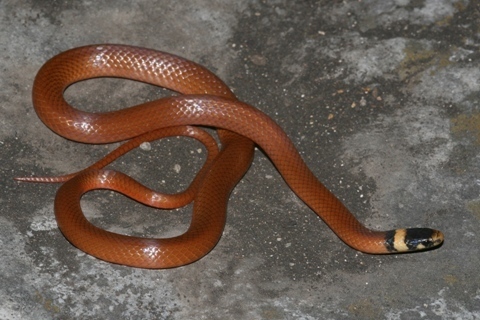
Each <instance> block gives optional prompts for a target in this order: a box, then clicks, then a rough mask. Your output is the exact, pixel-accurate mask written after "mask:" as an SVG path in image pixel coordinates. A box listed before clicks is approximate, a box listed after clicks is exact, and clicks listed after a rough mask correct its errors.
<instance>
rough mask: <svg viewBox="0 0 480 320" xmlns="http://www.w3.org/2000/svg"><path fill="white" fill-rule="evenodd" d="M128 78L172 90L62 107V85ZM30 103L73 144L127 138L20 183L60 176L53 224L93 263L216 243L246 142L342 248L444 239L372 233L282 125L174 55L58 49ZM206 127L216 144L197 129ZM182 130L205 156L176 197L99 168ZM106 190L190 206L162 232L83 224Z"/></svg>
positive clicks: (144, 261)
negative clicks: (121, 103)
mask: <svg viewBox="0 0 480 320" xmlns="http://www.w3.org/2000/svg"><path fill="white" fill-rule="evenodd" d="M103 77H113V78H122V79H129V80H134V81H139V82H144V83H148V84H152V85H155V86H158V87H162V88H166V89H169V90H171V91H173V92H174V94H173V95H171V96H167V97H163V98H160V99H157V100H153V101H147V102H144V103H141V104H138V105H135V106H131V107H127V108H124V109H119V110H114V111H108V112H87V111H82V110H80V109H78V108H75V107H74V106H72V105H70V104H69V103H68V102H67V101H66V99H65V97H64V93H65V90H66V89H67V88H68V87H69V86H70V85H72V84H74V83H77V82H79V81H84V80H88V79H93V78H103ZM32 101H33V106H34V109H35V111H36V113H37V115H38V117H39V118H40V119H41V121H42V122H43V123H44V124H45V125H46V126H47V127H48V128H50V129H51V130H52V131H53V132H55V133H56V134H58V135H60V136H62V137H64V138H66V139H69V140H73V141H77V142H82V143H90V144H106V143H113V142H120V141H127V142H126V144H125V145H123V146H121V147H119V148H118V149H116V150H114V151H113V152H112V153H110V154H109V155H107V156H106V157H105V158H104V159H101V160H100V161H98V162H97V163H95V164H93V165H92V166H90V167H88V168H87V169H84V170H82V171H79V172H77V173H74V174H69V175H65V176H60V177H57V178H55V177H23V178H17V180H21V181H27V182H62V183H63V184H62V185H61V186H60V188H59V190H58V191H57V194H56V196H55V202H54V213H55V218H56V221H57V225H58V227H59V229H60V231H61V233H62V234H63V235H64V237H65V238H66V239H67V240H68V241H69V242H70V243H71V244H73V246H75V247H77V248H78V249H80V250H82V251H84V252H86V253H87V254H89V255H92V256H94V257H96V258H98V259H100V260H104V261H107V262H111V263H114V264H120V265H126V266H130V267H137V268H146V269H163V268H174V267H179V266H184V265H187V264H190V263H193V262H195V261H197V260H199V259H201V258H202V257H204V256H205V255H207V254H208V253H209V252H210V251H211V250H212V249H213V248H214V247H215V246H216V244H217V243H218V241H219V240H220V238H221V236H222V233H223V230H224V227H225V224H226V213H227V204H228V200H229V197H230V193H231V192H232V190H233V188H235V186H236V185H237V184H238V182H239V181H240V180H241V179H242V177H243V176H244V175H245V173H246V172H247V170H248V169H249V167H250V166H251V164H252V161H253V155H254V150H255V147H258V148H260V149H261V150H263V152H264V153H265V154H266V155H267V156H268V158H269V159H270V160H271V161H272V163H273V164H274V166H275V167H276V169H277V170H278V171H279V173H280V174H281V176H282V178H283V179H284V180H285V182H286V183H287V185H288V186H289V187H290V188H291V190H292V191H293V192H294V193H295V194H296V195H297V196H298V197H299V198H300V199H301V200H302V201H303V202H304V203H305V204H306V205H307V206H308V207H309V208H311V209H312V210H313V211H314V212H315V213H316V214H317V215H318V216H319V217H320V218H321V220H323V221H324V222H325V223H326V224H327V226H328V227H329V228H330V229H331V230H332V231H333V232H334V233H335V234H336V235H337V236H338V237H339V238H340V239H341V240H342V241H343V242H344V243H345V244H347V245H348V246H350V247H351V248H353V249H355V250H358V251H361V252H364V253H367V254H392V253H403V252H414V251H422V250H430V249H433V248H437V247H439V246H440V245H441V244H442V243H443V241H444V236H443V234H442V232H440V231H438V230H435V229H430V228H417V227H414V228H407V229H405V228H403V229H393V230H389V231H378V230H372V229H370V228H367V227H366V226H365V225H364V224H362V223H361V222H359V220H358V219H357V218H356V217H355V216H354V215H353V214H352V213H351V212H350V211H349V210H348V209H347V207H346V206H344V205H343V204H342V202H341V201H340V200H339V199H338V198H337V197H335V195H334V194H333V193H332V192H330V191H329V190H328V189H327V188H326V187H325V186H324V185H323V184H322V183H321V182H320V181H319V180H318V179H317V178H316V176H315V175H314V174H313V172H312V171H311V170H310V169H309V168H308V166H307V165H306V163H305V162H304V160H303V159H302V157H301V155H300V154H299V152H298V150H297V149H296V147H295V145H294V144H293V142H292V141H291V139H290V138H289V137H288V136H287V134H286V133H285V132H284V131H283V129H282V128H281V127H280V126H279V125H278V124H277V123H276V122H275V121H274V120H273V119H272V118H270V117H269V116H268V115H267V114H265V113H263V112H262V111H260V110H258V109H257V108H255V107H253V106H251V105H249V104H247V103H244V102H242V101H240V100H238V99H237V98H236V96H235V95H234V94H233V92H232V91H231V89H230V88H229V87H228V86H227V85H226V84H225V83H224V82H223V81H222V80H221V79H220V78H218V77H217V76H216V75H215V74H214V73H212V72H211V71H209V70H208V69H207V68H205V67H203V66H201V65H199V64H197V63H195V62H192V61H190V60H187V59H184V58H182V57H179V56H177V55H174V54H169V53H166V52H162V51H157V50H152V49H146V48H141V47H135V46H128V45H119V44H96V45H87V46H83V47H77V48H73V49H70V50H67V51H64V52H61V53H59V54H57V55H56V56H54V57H53V58H51V59H50V60H48V61H47V62H46V63H45V64H44V65H43V66H42V67H41V68H40V70H39V71H38V73H37V75H36V77H35V80H34V84H33V89H32ZM204 127H208V128H215V129H216V133H217V136H218V140H219V144H220V147H219V148H218V145H217V141H216V140H214V139H213V138H207V137H206V135H208V133H206V132H204V131H203V129H202V128H204ZM174 135H178V136H187V137H191V138H194V139H197V140H199V141H200V142H201V143H203V144H204V145H205V146H208V147H206V148H207V149H208V158H207V159H206V160H205V162H204V166H203V167H202V169H201V170H200V171H199V173H198V175H197V176H196V177H195V178H194V180H193V182H192V183H191V185H190V187H189V188H188V189H187V190H186V191H185V192H184V193H182V194H180V195H179V194H173V195H170V194H163V193H160V192H158V191H155V190H152V189H149V188H147V187H146V186H144V185H142V184H141V183H140V182H138V181H136V180H134V179H133V178H131V177H129V176H128V175H126V174H124V173H121V172H119V171H115V170H112V169H105V166H106V165H108V164H109V163H110V162H111V161H113V160H114V159H116V158H117V157H119V156H121V155H122V154H124V153H126V152H128V151H130V150H131V149H133V148H135V147H137V146H138V145H139V144H140V143H142V142H144V141H153V140H155V139H159V138H162V137H166V136H174ZM97 189H107V190H113V191H115V192H119V193H122V194H124V195H126V196H128V197H130V198H132V199H134V200H136V201H138V202H141V203H143V204H145V205H147V206H152V207H155V208H161V209H168V208H176V207H180V206H183V205H185V204H187V203H190V202H193V206H192V217H191V222H190V225H189V227H188V229H187V231H185V233H183V234H181V235H178V236H175V237H171V238H148V237H137V236H132V235H125V234H118V233H114V232H111V231H108V230H104V229H101V228H99V227H97V226H95V225H94V224H93V223H91V222H90V221H89V220H88V219H87V218H86V217H85V215H84V212H83V211H82V208H81V206H80V202H81V198H82V196H83V195H84V194H85V193H87V192H89V191H91V190H97Z"/></svg>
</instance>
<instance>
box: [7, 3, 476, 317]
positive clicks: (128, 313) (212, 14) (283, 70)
mask: <svg viewBox="0 0 480 320" xmlns="http://www.w3.org/2000/svg"><path fill="white" fill-rule="evenodd" d="M0 39H1V43H2V44H3V45H2V49H1V51H0V69H1V76H0V97H1V99H0V112H1V118H0V120H1V124H2V125H1V126H0V148H1V157H2V167H1V179H0V181H1V183H2V190H3V193H2V196H1V198H0V201H1V213H0V254H1V256H2V258H1V259H0V284H1V285H0V319H13V320H15V319H352V318H355V319H480V272H479V266H480V239H479V237H480V233H479V230H480V195H479V192H480V157H479V150H480V104H479V98H480V94H479V92H480V91H479V88H480V86H479V83H480V12H479V8H478V4H477V2H475V1H467V0H464V1H454V0H418V1H417V0H383V1H373V0H362V1H360V0H359V1H353V0H352V1H332V0H331V1H326V0H325V1H288V0H267V1H255V0H249V1H236V0H214V1H207V0H196V1H170V0H168V1H146V0H139V1H112V0H107V1H88V0H82V1H33V0H30V1H27V0H20V1H17V0H16V1H13V0H2V1H0ZM106 42H108V43H125V44H132V45H138V46H143V47H149V48H155V49H159V50H163V51H168V52H172V53H176V54H179V55H182V56H184V57H186V58H189V59H191V60H194V61H197V62H199V63H202V64H204V65H206V66H207V67H208V68H210V69H211V70H212V71H214V72H215V73H217V74H218V75H219V76H220V77H221V78H222V79H224V80H225V81H226V82H227V83H228V84H229V85H230V86H231V87H232V88H234V90H235V92H236V94H237V95H238V97H239V98H240V99H241V100H244V101H245V102H248V103H250V104H252V105H254V106H256V107H257V108H259V109H261V110H263V111H264V112H266V113H267V114H269V115H270V116H271V117H272V118H273V119H275V120H276V121H277V122H278V123H279V124H280V125H281V126H282V127H283V128H284V129H285V131H286V132H287V133H288V135H289V136H290V137H291V138H292V140H293V141H294V143H295V145H296V146H297V147H298V149H299V150H300V152H301V154H302V156H303V157H304V159H305V160H306V161H307V163H308V165H309V166H310V167H311V168H312V169H313V170H314V172H315V174H316V175H317V176H318V177H319V178H320V179H321V180H322V181H323V182H324V183H325V184H326V185H327V187H328V188H330V189H331V190H332V191H333V192H334V193H335V194H336V195H338V197H339V198H340V199H342V200H343V201H344V202H345V204H346V205H347V206H348V207H349V208H350V209H351V210H352V211H353V212H355V214H356V215H357V216H358V218H359V219H360V220H361V221H363V222H365V223H366V224H367V225H368V226H371V227H374V228H378V229H391V228H394V227H416V226H430V227H433V228H438V229H440V230H442V231H443V232H444V233H445V237H446V240H445V244H444V245H443V246H442V247H441V248H440V249H438V250H435V251H430V252H426V253H420V254H409V255H392V256H372V255H365V254H362V253H358V252H356V251H354V250H352V249H350V248H348V247H347V246H345V245H344V244H343V243H342V242H340V241H339V240H338V239H337V238H336V237H335V236H334V234H333V233H332V232H331V231H330V230H329V229H328V228H327V227H326V226H325V225H324V224H323V223H322V222H321V221H320V220H319V219H318V218H317V216H316V215H315V214H314V213H313V212H311V211H310V210H309V209H308V208H307V207H306V206H305V205H304V204H303V203H302V202H300V201H299V200H298V199H297V198H296V197H295V195H294V194H293V193H292V192H291V191H290V190H289V189H288V187H287V186H286V185H285V183H284V182H283V180H282V179H281V177H280V176H279V175H278V173H277V172H276V171H275V168H274V167H273V166H272V165H271V163H270V162H269V160H268V159H267V158H266V157H265V156H264V154H263V153H262V152H261V151H257V152H256V157H255V161H254V163H253V165H252V168H251V170H250V171H249V172H248V173H247V175H246V176H245V177H244V179H243V181H242V182H241V183H240V184H239V185H238V187H237V188H236V189H235V190H234V192H233V193H232V196H231V199H230V203H229V209H228V211H229V215H228V221H227V225H226V229H225V232H224V235H223V238H222V240H221V241H220V243H219V244H218V246H217V247H216V248H215V249H214V250H213V251H212V252H211V253H210V254H209V255H208V256H207V257H205V258H204V259H202V260H200V261H199V262H197V263H194V264H192V265H189V266H186V267H182V268H177V269H172V270H163V271H152V270H139V269H133V268H127V267H123V266H118V265H112V264H108V263H105V262H102V261H99V260H96V259H94V258H92V257H90V256H87V255H85V254H83V253H82V252H80V251H79V250H77V249H76V248H74V247H73V246H71V245H70V244H69V243H68V242H67V241H66V240H65V239H64V238H63V236H62V235H61V233H60V232H59V230H58V229H57V227H56V223H55V220H54V216H53V212H52V210H53V199H54V195H55V191H56V190H57V188H58V186H57V185H34V184H22V183H17V182H14V181H13V180H12V177H13V176H22V175H30V174H61V173H66V172H72V171H75V170H78V169H81V168H83V167H85V166H87V165H88V164H90V163H92V162H93V161H94V160H96V159H98V158H99V157H101V155H103V154H105V153H106V152H107V151H108V150H110V149H111V148H112V146H90V145H82V144H77V143H74V142H71V141H67V140H65V139H63V138H61V137H58V136H56V135H55V134H54V133H52V132H51V131H50V130H49V129H47V128H46V127H45V126H44V125H43V124H42V123H41V122H40V120H39V119H38V118H37V116H36V114H35V112H34V111H33V108H32V104H31V98H30V92H31V88H32V82H33V79H34V76H35V74H36V72H37V70H38V69H39V68H40V66H41V65H42V64H43V63H44V62H45V61H46V60H47V59H48V58H50V57H52V56H53V55H55V54H57V53H59V52H61V51H64V50H66V49H69V48H72V47H76V46H80V45H85V44H92V43H106ZM164 94H165V92H164V91H162V90H158V89H157V88H155V87H151V86H146V85H143V84H137V83H132V82H129V81H120V80H105V79H103V80H95V81H87V82H85V83H81V84H77V85H74V86H73V87H72V88H70V89H69V90H68V91H67V96H68V99H69V101H70V102H72V103H73V104H75V105H76V106H78V107H79V108H82V109H85V110H97V111H100V110H109V109H114V108H121V107H126V106H130V105H133V104H135V103H139V102H142V101H145V100H149V99H155V98H156V97H158V96H161V95H164ZM199 148H200V146H199V145H197V144H195V143H193V142H192V141H190V140H185V139H169V140H168V141H162V142H157V143H154V144H153V148H152V149H151V150H150V151H148V150H136V151H135V152H132V153H131V154H129V155H128V156H126V157H124V158H122V159H121V160H119V161H118V162H117V163H116V164H115V165H114V167H116V168H118V169H120V170H123V171H125V172H127V173H129V174H132V175H133V176H135V177H136V178H138V179H139V180H141V181H143V182H145V183H146V184H147V185H150V186H153V187H156V188H158V189H162V190H170V191H174V190H179V189H181V188H183V187H184V186H185V185H186V184H188V181H190V179H191V178H192V177H193V175H194V172H195V170H197V169H198V167H199V166H200V165H201V163H202V161H203V158H202V154H198V152H197V150H198V149H199ZM82 206H83V208H84V209H85V211H87V212H88V215H89V217H90V219H92V221H94V222H95V223H97V224H98V225H102V226H104V227H106V228H109V229H110V230H116V231H121V232H128V233H130V234H140V235H153V236H170V235H172V234H178V233H180V232H182V230H185V228H186V226H187V225H188V221H189V214H190V213H189V212H190V211H189V210H190V208H186V209H185V210H180V211H174V212H172V213H157V212H154V210H152V209H148V208H144V207H142V206H140V205H137V204H134V203H132V202H130V201H128V200H126V199H124V198H123V197H121V196H117V195H114V194H111V193H108V192H93V193H91V194H89V195H87V196H86V197H85V199H84V200H83V202H82Z"/></svg>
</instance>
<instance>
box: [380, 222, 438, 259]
mask: <svg viewBox="0 0 480 320" xmlns="http://www.w3.org/2000/svg"><path fill="white" fill-rule="evenodd" d="M442 243H443V233H441V232H440V231H438V230H434V229H429V228H410V229H396V230H391V231H387V232H386V236H385V246H386V248H387V250H388V251H389V252H392V253H393V252H412V251H421V250H427V249H432V248H435V247H438V246H440V245H441V244H442Z"/></svg>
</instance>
